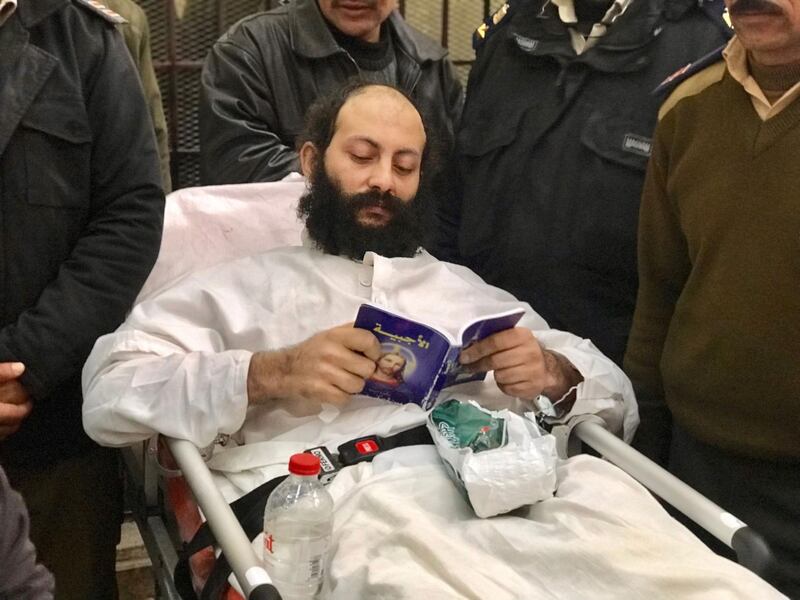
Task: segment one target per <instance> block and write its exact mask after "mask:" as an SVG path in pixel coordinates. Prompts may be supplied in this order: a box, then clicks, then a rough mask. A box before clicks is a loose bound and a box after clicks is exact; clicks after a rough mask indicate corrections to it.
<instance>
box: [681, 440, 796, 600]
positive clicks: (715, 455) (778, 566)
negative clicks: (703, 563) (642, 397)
mask: <svg viewBox="0 0 800 600" xmlns="http://www.w3.org/2000/svg"><path fill="white" fill-rule="evenodd" d="M669 470H670V471H671V472H672V473H674V474H675V475H676V476H677V477H679V478H680V479H682V480H683V481H685V482H686V483H687V484H689V485H690V486H692V487H693V488H694V489H696V490H697V491H698V492H700V493H701V494H703V495H705V496H706V497H708V498H709V499H710V500H712V501H713V502H715V503H717V504H719V505H720V506H721V507H722V508H724V509H725V510H727V511H729V512H730V513H732V514H733V515H735V516H736V517H738V518H739V519H741V520H742V521H744V522H745V523H747V524H748V525H749V526H750V527H752V528H753V529H754V530H755V531H757V532H758V533H760V534H761V535H762V536H763V537H764V538H765V539H766V541H767V543H768V544H769V546H770V548H771V549H772V552H773V553H774V555H775V559H776V561H775V565H774V568H773V569H771V570H770V571H769V572H768V573H766V574H764V578H765V579H766V580H767V581H769V582H770V583H771V584H772V585H774V586H775V587H776V588H778V589H779V590H780V591H781V592H783V593H784V594H786V595H788V596H789V597H790V598H792V599H794V600H800V461H794V462H792V461H771V460H759V459H754V458H748V457H743V456H738V455H735V454H731V453H729V452H726V451H723V450H720V449H718V448H715V447H712V446H709V445H707V444H704V443H703V442H701V441H699V440H697V439H696V438H694V436H692V435H691V434H689V433H688V432H687V431H686V430H685V429H683V428H682V427H680V426H678V425H673V431H672V446H671V448H670V460H669ZM689 525H690V527H691V529H692V530H693V531H694V533H695V534H697V536H698V537H699V538H700V539H701V540H703V541H704V542H705V543H706V544H707V545H709V546H710V547H711V548H712V549H713V550H714V551H716V552H717V553H719V554H723V555H725V556H728V557H729V558H731V559H733V560H735V557H734V555H733V553H732V552H731V551H730V549H728V548H727V547H726V546H724V545H723V544H722V543H720V542H719V541H718V540H717V539H716V538H713V537H712V536H710V535H709V534H708V533H706V532H705V531H702V530H699V528H697V527H696V526H694V525H693V524H689Z"/></svg>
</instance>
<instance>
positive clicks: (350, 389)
mask: <svg viewBox="0 0 800 600" xmlns="http://www.w3.org/2000/svg"><path fill="white" fill-rule="evenodd" d="M328 381H329V382H330V383H331V384H332V385H334V386H336V387H337V388H339V389H340V390H342V391H343V392H344V393H345V394H348V395H352V394H359V393H361V391H362V390H363V389H364V382H365V380H364V378H363V377H360V376H358V375H353V374H352V373H349V372H348V371H344V370H340V371H337V372H335V373H333V374H332V375H331V378H330V379H329V380H328Z"/></svg>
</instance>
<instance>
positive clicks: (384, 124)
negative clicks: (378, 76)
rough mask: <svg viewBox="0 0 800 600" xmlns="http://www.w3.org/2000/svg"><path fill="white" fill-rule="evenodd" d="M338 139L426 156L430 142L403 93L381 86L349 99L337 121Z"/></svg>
mask: <svg viewBox="0 0 800 600" xmlns="http://www.w3.org/2000/svg"><path fill="white" fill-rule="evenodd" d="M335 136H338V137H340V138H341V139H343V140H346V141H362V142H364V143H367V144H370V145H374V146H377V147H380V148H384V147H392V148H393V150H394V151H395V152H400V151H402V152H409V153H416V154H421V153H422V150H423V149H424V147H425V140H426V136H425V128H424V126H423V124H422V118H421V117H420V115H419V113H418V112H417V109H416V108H415V107H414V105H413V104H411V103H410V102H409V101H408V100H407V99H406V98H405V97H404V96H403V95H402V94H400V93H399V92H397V91H395V90H393V89H391V88H385V87H380V86H375V87H369V88H366V89H365V90H364V91H362V92H360V93H357V94H354V95H353V96H351V97H350V98H348V100H347V101H346V102H345V103H344V105H342V108H341V110H340V111H339V114H338V116H337V118H336V133H335Z"/></svg>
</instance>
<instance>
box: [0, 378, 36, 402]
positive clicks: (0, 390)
mask: <svg viewBox="0 0 800 600" xmlns="http://www.w3.org/2000/svg"><path fill="white" fill-rule="evenodd" d="M29 400H30V397H29V396H28V392H27V391H26V390H25V388H24V387H23V386H22V384H21V383H20V382H19V381H17V380H16V379H14V380H11V381H6V382H5V383H0V403H4V404H23V403H25V402H28V401H29Z"/></svg>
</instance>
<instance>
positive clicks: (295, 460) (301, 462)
mask: <svg viewBox="0 0 800 600" xmlns="http://www.w3.org/2000/svg"><path fill="white" fill-rule="evenodd" d="M289 473H292V474H294V475H316V474H317V473H319V457H317V456H314V455H313V454H309V453H308V452H303V453H301V454H293V455H292V457H291V458H290V459H289Z"/></svg>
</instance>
